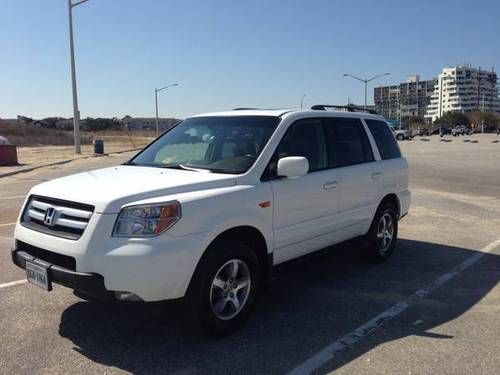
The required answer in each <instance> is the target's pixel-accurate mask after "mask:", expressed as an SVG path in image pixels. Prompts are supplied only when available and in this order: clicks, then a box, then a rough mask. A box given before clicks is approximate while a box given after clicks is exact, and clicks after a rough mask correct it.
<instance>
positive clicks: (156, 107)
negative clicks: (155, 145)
mask: <svg viewBox="0 0 500 375" xmlns="http://www.w3.org/2000/svg"><path fill="white" fill-rule="evenodd" d="M174 86H179V84H178V83H172V84H171V85H167V86H164V87H162V88H160V89H157V88H155V109H156V136H157V137H158V135H159V134H160V123H159V119H158V93H159V92H160V91H162V90H165V89H168V88H169V87H174Z"/></svg>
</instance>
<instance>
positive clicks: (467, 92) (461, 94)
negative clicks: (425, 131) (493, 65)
mask: <svg viewBox="0 0 500 375" xmlns="http://www.w3.org/2000/svg"><path fill="white" fill-rule="evenodd" d="M497 84H498V77H497V74H496V73H495V72H494V71H493V70H492V71H486V70H481V69H476V68H473V67H471V66H470V65H465V66H454V67H448V68H444V69H443V71H442V72H441V74H439V77H438V79H437V82H436V85H435V86H434V91H433V95H432V98H431V103H430V105H429V108H428V110H427V113H426V115H425V117H426V119H428V120H429V121H435V120H436V119H437V118H439V117H441V116H443V114H444V113H446V112H461V113H467V112H475V111H486V112H497V113H500V100H499V97H498V86H497Z"/></svg>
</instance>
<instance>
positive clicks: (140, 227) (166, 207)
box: [113, 201, 181, 237]
mask: <svg viewBox="0 0 500 375" xmlns="http://www.w3.org/2000/svg"><path fill="white" fill-rule="evenodd" d="M180 218H181V205H180V204H179V202H177V201H172V202H167V203H159V204H151V205H140V206H130V207H125V208H123V209H122V210H121V211H120V214H119V215H118V219H116V223H115V228H114V229H113V236H115V237H153V236H157V235H159V234H160V233H162V232H164V231H166V230H167V229H168V228H170V227H172V225H174V224H175V223H176V222H177V221H179V219H180Z"/></svg>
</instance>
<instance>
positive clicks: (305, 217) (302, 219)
mask: <svg viewBox="0 0 500 375" xmlns="http://www.w3.org/2000/svg"><path fill="white" fill-rule="evenodd" d="M286 156H303V157H305V158H307V160H308V162H309V173H308V174H307V175H305V176H303V177H300V178H280V177H276V178H274V179H272V180H271V186H272V190H273V196H274V218H273V221H274V241H275V252H274V260H275V263H280V262H283V261H286V260H288V259H292V258H295V257H297V256H300V255H303V254H306V253H308V252H311V251H315V250H319V249H321V248H323V247H325V246H328V245H329V244H331V243H334V242H336V241H335V238H334V236H335V233H334V229H335V221H336V214H337V212H338V206H339V186H340V181H339V176H338V173H337V171H335V170H334V169H329V168H328V160H327V154H326V145H325V138H324V132H323V129H322V122H321V120H317V119H308V120H300V121H298V122H296V123H294V124H292V125H291V126H290V127H289V128H288V130H287V132H286V133H285V135H284V137H283V139H282V141H281V142H280V144H279V146H278V148H277V150H276V153H275V155H274V157H273V160H271V162H270V167H271V169H272V168H273V167H274V168H275V165H276V164H277V160H279V159H280V158H283V157H286Z"/></svg>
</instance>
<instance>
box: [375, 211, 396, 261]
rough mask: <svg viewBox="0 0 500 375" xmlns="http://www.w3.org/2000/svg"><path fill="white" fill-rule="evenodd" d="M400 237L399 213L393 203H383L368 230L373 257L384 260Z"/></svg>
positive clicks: (392, 250)
mask: <svg viewBox="0 0 500 375" xmlns="http://www.w3.org/2000/svg"><path fill="white" fill-rule="evenodd" d="M397 239H398V215H397V213H396V209H395V207H394V205H393V204H392V203H389V202H387V203H383V204H382V205H381V206H380V207H379V208H378V210H377V213H376V214H375V218H374V219H373V222H372V225H371V227H370V231H369V232H368V252H369V255H370V257H371V258H373V259H375V260H378V261H384V260H387V259H389V257H390V256H391V255H392V253H393V252H394V249H395V248H396V243H397Z"/></svg>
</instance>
